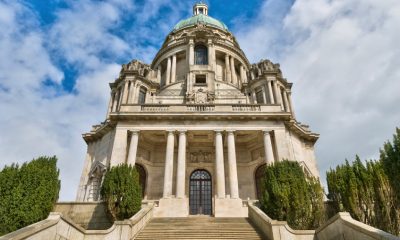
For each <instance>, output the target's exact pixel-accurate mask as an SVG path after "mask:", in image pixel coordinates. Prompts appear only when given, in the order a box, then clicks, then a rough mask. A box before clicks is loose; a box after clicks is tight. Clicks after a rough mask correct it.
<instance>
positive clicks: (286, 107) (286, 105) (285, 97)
mask: <svg viewBox="0 0 400 240" xmlns="http://www.w3.org/2000/svg"><path fill="white" fill-rule="evenodd" d="M283 103H284V104H285V111H286V112H290V107H289V100H288V97H287V92H286V91H283Z"/></svg>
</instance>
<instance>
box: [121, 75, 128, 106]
mask: <svg viewBox="0 0 400 240" xmlns="http://www.w3.org/2000/svg"><path fill="white" fill-rule="evenodd" d="M128 86H129V82H128V81H126V80H125V85H124V92H123V93H122V103H127V101H128V95H129V93H128Z"/></svg>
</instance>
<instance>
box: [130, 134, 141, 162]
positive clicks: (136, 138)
mask: <svg viewBox="0 0 400 240" xmlns="http://www.w3.org/2000/svg"><path fill="white" fill-rule="evenodd" d="M138 142H139V131H137V130H134V131H131V143H130V144H129V152H128V164H131V165H132V166H135V163H136V155H137V147H138Z"/></svg>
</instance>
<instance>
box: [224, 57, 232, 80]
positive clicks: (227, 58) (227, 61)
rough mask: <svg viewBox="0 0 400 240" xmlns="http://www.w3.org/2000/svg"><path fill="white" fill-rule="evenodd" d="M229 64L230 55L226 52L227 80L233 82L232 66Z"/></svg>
mask: <svg viewBox="0 0 400 240" xmlns="http://www.w3.org/2000/svg"><path fill="white" fill-rule="evenodd" d="M229 65H230V64H229V55H228V54H225V81H226V82H228V83H232V78H231V77H232V76H231V67H230V66H229Z"/></svg>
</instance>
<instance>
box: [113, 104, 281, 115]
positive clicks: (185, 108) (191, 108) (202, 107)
mask: <svg viewBox="0 0 400 240" xmlns="http://www.w3.org/2000/svg"><path fill="white" fill-rule="evenodd" d="M120 112H124V113H129V112H135V113H140V112H148V113H170V112H171V113H173V112H180V113H182V112H188V113H191V112H231V113H242V112H243V113H247V112H254V113H257V112H258V113H261V112H273V113H281V112H282V110H281V108H280V106H279V105H260V104H144V105H133V104H123V105H121V109H120Z"/></svg>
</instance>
